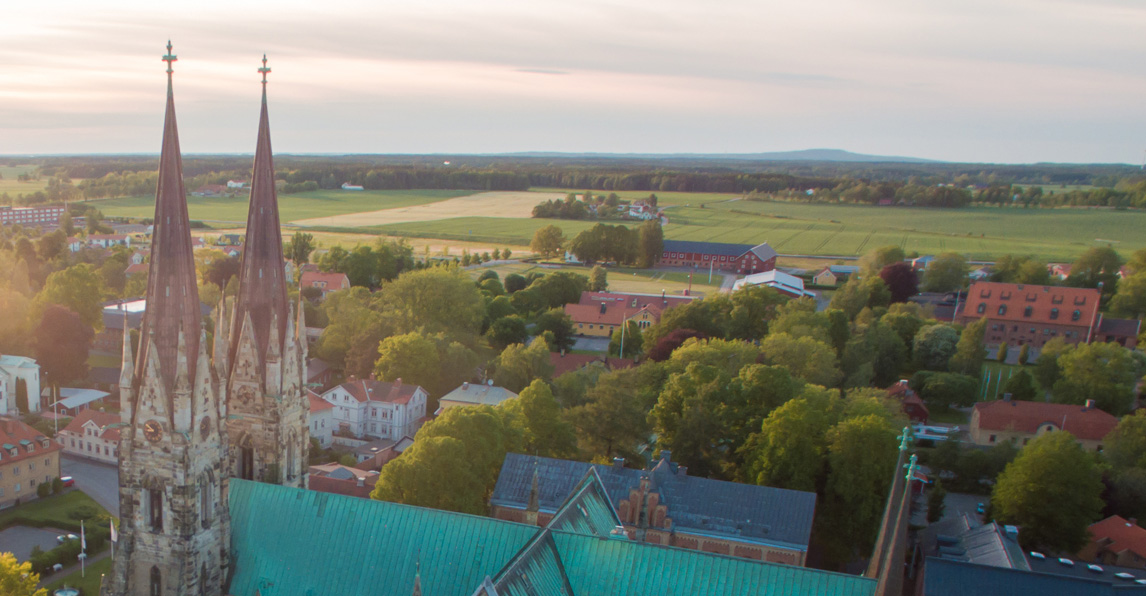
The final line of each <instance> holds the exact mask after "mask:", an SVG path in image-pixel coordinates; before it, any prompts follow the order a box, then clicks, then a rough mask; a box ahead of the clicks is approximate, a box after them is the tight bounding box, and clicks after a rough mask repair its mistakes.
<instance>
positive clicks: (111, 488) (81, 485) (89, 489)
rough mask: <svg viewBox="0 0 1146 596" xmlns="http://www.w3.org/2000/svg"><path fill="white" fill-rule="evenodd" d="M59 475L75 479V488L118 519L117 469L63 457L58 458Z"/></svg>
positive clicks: (107, 465) (68, 456) (80, 459)
mask: <svg viewBox="0 0 1146 596" xmlns="http://www.w3.org/2000/svg"><path fill="white" fill-rule="evenodd" d="M60 474H61V475H62V476H71V477H72V478H75V479H76V488H78V489H80V490H82V491H84V492H85V493H87V494H88V496H89V497H91V498H92V499H94V500H95V502H96V503H99V504H100V505H102V506H103V508H104V509H107V510H108V512H109V513H111V514H112V515H114V516H115V517H119V469H118V468H117V467H115V466H113V465H111V464H105V463H99V462H94V461H92V460H90V459H84V458H82V457H75V456H73V455H63V456H61V457H60Z"/></svg>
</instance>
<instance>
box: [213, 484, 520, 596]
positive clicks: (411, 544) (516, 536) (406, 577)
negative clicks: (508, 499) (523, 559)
mask: <svg viewBox="0 0 1146 596" xmlns="http://www.w3.org/2000/svg"><path fill="white" fill-rule="evenodd" d="M230 505H231V558H232V564H233V565H234V570H233V572H234V575H233V578H232V580H231V585H230V593H232V594H235V595H236V596H254V595H255V591H256V590H258V591H259V594H260V595H261V596H288V595H289V596H319V595H324V594H330V595H347V596H350V595H355V594H388V595H395V596H404V595H406V594H410V593H412V591H413V587H414V573H415V571H416V566H417V564H418V562H419V561H421V579H422V593H423V594H426V595H430V596H451V595H457V596H469V595H470V594H472V593H473V590H474V588H475V587H477V586H478V585H480V584H481V582H482V580H483V579H484V578H486V577H487V576H493V575H494V574H496V573H497V572H498V571H499V570H500V569H502V568H503V567H505V565H506V563H508V562H509V561H510V559H511V558H512V557H513V556H514V555H515V554H516V553H517V552H518V551H520V550H521V549H522V547H523V546H525V544H526V543H527V542H529V540H530V538H532V537H533V536H534V535H535V534H536V533H537V530H538V529H537V528H536V527H533V526H527V525H523V524H517V523H512V522H506V521H501V520H496V519H492V518H487V517H478V516H473V515H463V514H460V513H451V512H446V511H438V510H436V509H425V508H420V507H410V506H407V505H398V504H395V503H385V502H382V501H374V500H370V499H361V498H356V497H346V496H342V495H334V494H329V493H320V492H315V491H309V490H300V489H295V488H287V487H282V486H276V485H270V484H263V483H257V482H249V481H245V480H238V479H235V480H231V490H230Z"/></svg>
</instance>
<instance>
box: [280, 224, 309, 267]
mask: <svg viewBox="0 0 1146 596" xmlns="http://www.w3.org/2000/svg"><path fill="white" fill-rule="evenodd" d="M283 249H284V250H283V252H284V253H286V258H288V259H290V260H291V261H292V262H294V264H295V267H302V266H303V265H305V264H307V263H309V262H310V253H312V252H314V249H315V244H314V236H313V235H311V234H307V233H306V232H295V233H294V235H293V236H291V239H290V242H287V243H286V246H284V247H283Z"/></svg>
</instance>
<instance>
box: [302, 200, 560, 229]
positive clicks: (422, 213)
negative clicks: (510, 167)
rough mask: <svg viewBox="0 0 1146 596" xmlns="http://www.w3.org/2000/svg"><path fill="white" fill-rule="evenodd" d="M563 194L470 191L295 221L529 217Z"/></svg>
mask: <svg viewBox="0 0 1146 596" xmlns="http://www.w3.org/2000/svg"><path fill="white" fill-rule="evenodd" d="M455 196H456V195H455ZM564 196H565V195H558V194H548V193H535V192H528V191H523V192H512V191H496V192H482V193H477V194H469V195H467V196H461V197H456V198H452V199H448V200H445V201H438V202H434V203H420V204H417V205H411V206H408V207H401V208H395V207H387V208H385V209H383V210H381V211H372V212H367V213H349V214H345V215H333V216H329V217H320V218H314V219H300V220H296V221H294V223H296V224H298V225H302V226H321V227H336V228H337V227H362V226H378V225H385V224H395V223H405V222H429V221H437V220H443V219H451V218H455V217H458V216H459V215H466V216H469V217H481V218H487V217H508V218H529V217H530V216H531V215H532V213H533V207H534V206H535V205H537V203H539V202H541V201H545V200H549V199H561V198H563V197H564Z"/></svg>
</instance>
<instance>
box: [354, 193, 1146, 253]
mask: <svg viewBox="0 0 1146 596" xmlns="http://www.w3.org/2000/svg"><path fill="white" fill-rule="evenodd" d="M658 196H659V195H658ZM666 213H667V215H668V218H669V223H668V225H666V226H665V237H666V238H668V239H670V240H695V241H709V242H731V243H744V244H755V243H758V242H768V243H769V244H771V245H772V247H773V248H775V249H776V250H777V251H779V252H780V253H782V254H808V255H832V256H835V255H839V256H845V257H846V256H859V255H862V254H864V253H865V252H867V251H869V250H871V249H873V248H876V247H878V246H885V245H891V244H894V245H897V246H900V247H902V248H903V249H904V250H905V251H907V252H909V253H910V252H912V251H916V252H918V253H920V254H936V253H941V252H948V251H951V252H958V253H962V254H964V255H967V256H968V257H970V258H972V259H991V258H994V257H998V256H999V255H1002V254H1006V253H1014V254H1031V255H1036V256H1038V257H1041V258H1044V259H1048V260H1068V261H1069V260H1072V259H1074V258H1075V257H1076V256H1078V254H1079V253H1081V252H1083V251H1084V250H1086V249H1087V248H1090V247H1092V246H1104V245H1107V244H1110V245H1112V246H1114V247H1115V249H1117V250H1118V251H1119V252H1121V253H1123V255H1129V254H1130V253H1131V252H1133V251H1135V250H1138V249H1140V248H1146V234H1143V233H1142V230H1143V229H1146V212H1142V211H1112V210H1098V209H1013V208H994V207H967V208H963V209H924V208H906V207H867V206H857V205H831V206H829V205H808V204H802V203H769V202H753V201H726V202H714V203H708V204H707V206H706V208H704V209H701V208H700V207H698V206H697V207H683V206H682V207H672V208H669V209H668V210H667V211H666ZM594 223H595V222H592V221H569V220H543V219H511V218H473V217H459V218H454V219H447V220H440V221H435V222H413V223H403V224H393V225H387V226H377V227H373V228H367V229H365V230H364V231H371V232H374V233H384V234H391V235H398V236H413V237H420V238H432V237H433V238H448V239H457V240H473V241H484V242H503V243H510V244H525V243H528V242H529V240H530V238H531V237H532V236H533V232H534V230H536V229H537V228H539V227H541V226H544V225H548V224H554V225H556V226H558V227H560V228H561V229H562V230H563V231H564V232H565V235H566V236H574V235H576V234H577V233H578V232H580V231H581V230H584V229H586V228H589V227H591V226H592V225H593V224H594Z"/></svg>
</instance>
